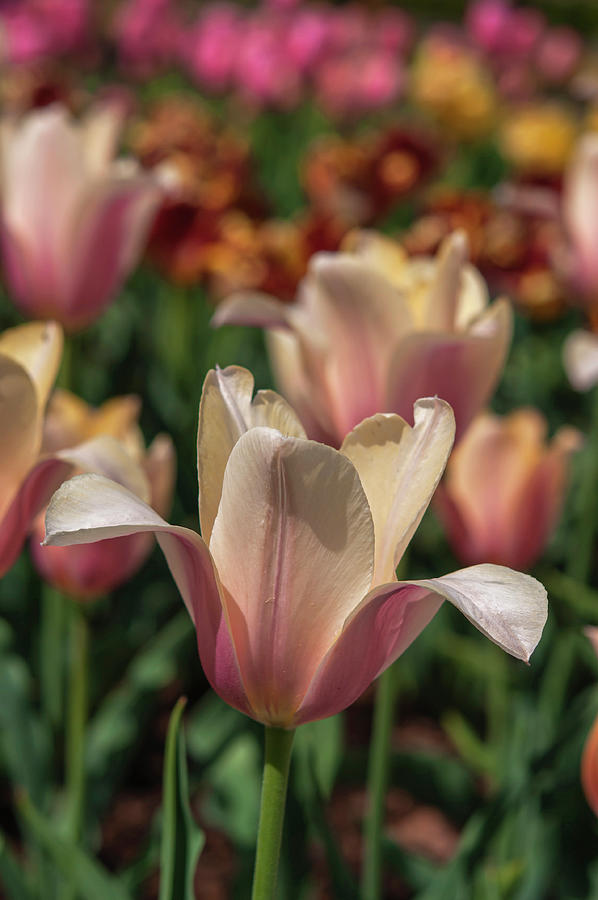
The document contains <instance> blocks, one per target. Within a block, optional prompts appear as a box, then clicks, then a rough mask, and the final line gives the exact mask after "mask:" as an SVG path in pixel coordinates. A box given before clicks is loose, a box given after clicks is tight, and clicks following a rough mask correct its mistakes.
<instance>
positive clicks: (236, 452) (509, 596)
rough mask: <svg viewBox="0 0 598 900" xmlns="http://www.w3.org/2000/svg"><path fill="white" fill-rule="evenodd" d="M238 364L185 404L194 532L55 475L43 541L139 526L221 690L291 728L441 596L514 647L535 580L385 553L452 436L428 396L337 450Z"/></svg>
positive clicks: (114, 487)
mask: <svg viewBox="0 0 598 900" xmlns="http://www.w3.org/2000/svg"><path fill="white" fill-rule="evenodd" d="M252 391H253V378H252V376H251V374H250V373H249V372H247V371H246V370H244V369H241V368H237V367H230V368H227V369H225V370H224V371H220V370H216V371H211V372H209V373H208V376H207V378H206V381H205V384H204V389H203V393H202V400H201V405H200V413H199V432H198V472H199V511H200V522H201V529H202V535H203V538H202V537H200V536H199V535H198V534H197V533H195V532H194V531H191V530H189V529H187V528H182V527H179V526H175V525H169V524H168V523H167V522H166V521H164V519H162V518H161V517H160V516H159V515H157V513H156V512H155V511H154V510H152V509H151V508H150V507H149V506H148V505H147V504H145V503H143V502H142V501H141V500H140V499H139V498H138V497H137V496H135V495H134V494H133V493H132V492H130V491H128V490H126V489H125V488H124V487H122V486H121V485H119V484H116V483H114V482H111V481H110V480H108V479H106V478H104V477H102V476H98V475H83V476H79V477H77V478H74V479H72V480H70V481H68V482H65V483H64V484H63V485H62V487H61V488H60V489H59V491H58V492H57V493H56V495H55V496H54V498H53V500H52V501H51V503H50V506H49V508H48V513H47V516H46V533H47V537H46V543H48V544H50V545H54V544H58V545H69V544H78V543H84V542H88V541H95V540H102V539H104V538H108V537H115V536H122V535H129V534H133V533H138V532H154V533H155V534H156V537H157V539H158V542H159V543H160V545H161V547H162V550H163V551H164V554H165V556H166V559H167V561H168V564H169V566H170V569H171V572H172V574H173V577H174V579H175V581H176V583H177V585H178V587H179V590H180V591H181V594H182V596H183V599H184V601H185V604H186V606H187V609H188V610H189V613H190V615H191V618H192V620H193V622H194V625H195V627H196V630H197V639H198V648H199V654H200V657H201V661H202V664H203V667H204V671H205V673H206V675H207V677H208V679H209V681H210V682H211V684H212V686H213V687H214V689H215V690H216V691H217V692H218V693H219V694H220V696H221V697H222V698H223V699H224V700H226V702H227V703H229V704H231V705H232V706H234V707H236V708H237V709H240V710H241V711H243V712H244V713H246V714H247V715H249V716H252V717H253V718H254V719H257V720H258V721H261V722H263V723H265V724H267V725H270V726H276V727H282V728H286V729H290V728H294V727H295V726H296V725H298V724H300V723H302V722H308V721H310V720H314V719H320V718H323V717H326V716H331V715H333V714H335V713H337V712H339V711H340V710H342V709H344V708H345V707H346V706H348V705H349V704H350V703H352V702H353V701H354V700H355V699H356V698H357V697H358V696H359V695H360V694H361V693H362V692H363V691H364V689H365V688H366V687H367V686H368V685H369V683H370V682H371V681H372V680H373V679H374V678H375V677H376V676H377V675H378V674H380V672H382V671H383V670H384V669H385V668H386V667H387V666H389V665H390V664H391V663H392V661H393V660H394V659H396V658H397V657H398V656H399V655H400V653H402V652H403V650H405V649H406V647H408V646H409V644H410V643H411V641H412V640H413V639H414V638H415V637H416V636H417V635H418V634H419V632H420V631H421V630H422V629H423V628H424V627H425V625H426V624H428V622H429V621H430V619H431V618H432V617H433V615H434V614H435V613H436V611H437V610H438V609H439V607H440V605H441V604H442V602H443V600H448V601H449V602H451V603H453V604H454V605H455V606H456V607H457V608H458V609H460V610H461V611H462V612H463V613H464V615H465V616H466V617H467V618H469V619H470V621H472V622H473V624H474V625H476V626H477V627H478V628H479V629H480V630H481V631H482V632H483V633H484V634H486V635H487V636H488V637H490V639H491V640H493V641H494V642H495V643H497V644H498V645H499V646H501V647H502V648H503V649H505V650H507V651H508V652H509V653H512V654H513V655H514V656H517V657H519V658H521V659H525V660H527V659H528V658H529V656H530V654H531V652H532V650H533V648H534V647H535V645H536V643H537V641H538V640H539V637H540V633H541V630H542V627H543V624H544V621H545V618H546V593H545V591H544V589H543V588H542V586H541V585H539V584H538V582H536V581H535V580H534V579H532V578H530V577H529V576H526V575H521V574H519V573H516V572H513V571H511V570H509V569H504V568H501V567H499V566H493V565H489V566H475V567H473V568H470V569H464V570H462V571H460V572H454V573H452V574H451V575H447V576H445V577H443V578H436V579H428V580H424V581H413V582H397V581H396V576H395V567H396V565H397V563H398V562H399V560H400V557H401V554H402V553H403V551H404V549H405V547H406V546H407V544H408V542H409V540H410V538H411V536H412V535H413V533H414V531H415V529H416V528H417V525H418V523H419V521H420V519H421V517H422V515H423V513H424V511H425V509H426V507H427V505H428V503H429V501H430V498H431V496H432V494H433V492H434V489H435V487H436V485H437V483H438V480H439V479H440V476H441V474H442V470H443V468H444V465H445V463H446V459H447V457H448V454H449V452H450V448H451V445H452V441H453V436H454V419H453V415H452V411H451V409H450V407H449V406H448V404H446V403H444V402H443V401H442V400H438V399H437V398H435V399H425V400H420V401H418V403H417V404H416V408H415V425H414V426H413V427H411V426H409V425H408V424H407V423H406V422H405V421H404V420H403V419H401V418H400V417H399V416H396V415H392V414H391V415H377V416H373V417H371V418H369V419H366V420H365V421H363V422H362V423H360V425H358V426H357V428H355V429H354V430H353V431H352V432H351V433H350V434H349V435H348V436H347V438H346V440H345V442H344V444H343V447H342V449H341V451H337V450H334V449H333V448H331V447H329V446H327V445H325V444H319V443H316V442H314V441H310V440H307V439H306V438H305V436H304V432H303V428H302V426H301V424H300V423H299V420H298V419H297V417H296V415H295V414H294V412H293V410H292V409H291V408H290V407H289V406H288V405H287V404H286V402H285V401H284V400H283V399H282V398H281V397H279V396H278V395H277V394H275V393H274V392H272V391H260V392H259V393H258V394H257V396H256V397H255V399H254V400H253V401H252V399H251V397H252Z"/></svg>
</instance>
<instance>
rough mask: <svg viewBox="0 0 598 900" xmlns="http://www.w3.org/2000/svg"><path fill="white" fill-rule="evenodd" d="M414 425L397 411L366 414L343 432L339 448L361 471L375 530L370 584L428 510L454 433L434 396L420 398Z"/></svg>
mask: <svg viewBox="0 0 598 900" xmlns="http://www.w3.org/2000/svg"><path fill="white" fill-rule="evenodd" d="M414 421H415V425H414V426H413V427H411V426H409V425H408V424H407V423H406V422H405V420H404V419H401V418H400V416H395V415H377V416H372V417H371V418H369V419H365V421H363V422H362V423H361V424H360V425H358V426H357V427H356V428H354V429H353V431H352V432H351V433H350V434H349V435H347V437H346V438H345V440H344V442H343V445H342V447H341V453H343V454H344V455H345V456H347V457H348V458H349V459H350V460H351V462H352V463H353V465H354V466H355V468H356V469H357V472H358V473H359V477H360V479H361V483H362V485H363V488H364V490H365V493H366V496H367V498H368V503H369V505H370V509H371V511H372V517H373V520H374V531H375V535H376V567H375V573H374V584H382V583H384V582H386V581H392V580H393V579H394V578H395V569H396V567H397V565H398V562H399V560H400V558H401V556H402V555H403V552H404V550H405V548H406V546H407V544H408V543H409V541H410V540H411V538H412V537H413V534H414V532H415V530H416V528H417V526H418V525H419V523H420V521H421V518H422V516H423V514H424V512H425V511H426V509H427V507H428V504H429V503H430V500H431V498H432V495H433V493H434V491H435V490H436V486H437V484H438V482H439V480H440V477H441V475H442V473H443V471H444V467H445V465H446V462H447V459H448V457H449V454H450V452H451V447H452V445H453V440H454V437H455V417H454V415H453V411H452V409H451V407H450V406H449V405H448V403H445V402H444V401H443V400H439V399H438V398H426V399H423V400H418V401H417V403H416V404H415V407H414Z"/></svg>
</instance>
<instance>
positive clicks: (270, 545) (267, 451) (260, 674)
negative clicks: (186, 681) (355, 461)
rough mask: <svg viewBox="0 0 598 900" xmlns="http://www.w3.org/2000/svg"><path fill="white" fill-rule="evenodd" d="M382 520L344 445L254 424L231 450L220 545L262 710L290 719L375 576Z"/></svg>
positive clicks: (218, 524)
mask: <svg viewBox="0 0 598 900" xmlns="http://www.w3.org/2000/svg"><path fill="white" fill-rule="evenodd" d="M373 544H374V535H373V524H372V520H371V515H370V511H369V507H368V504H367V501H366V498H365V494H364V492H363V488H362V487H361V484H360V481H359V477H358V475H357V472H356V471H355V469H354V467H353V466H352V464H351V463H350V462H349V461H348V460H347V459H346V458H345V457H344V456H342V455H341V454H340V453H338V452H337V451H335V450H332V449H331V448H330V447H326V446H324V445H322V444H316V443H314V442H312V441H306V440H301V439H297V438H294V437H284V436H283V435H281V434H280V433H279V432H277V431H274V430H272V429H268V428H254V429H252V430H251V431H248V432H247V433H246V434H244V435H243V436H242V437H241V438H240V439H239V440H238V442H237V443H236V445H235V447H234V448H233V450H232V452H231V455H230V457H229V461H228V465H227V468H226V473H225V476H224V484H223V488H222V499H221V501H220V508H219V510H218V515H217V517H216V521H215V523H214V529H213V531H212V539H211V541H210V551H211V553H212V555H213V558H214V562H215V564H216V566H217V569H218V572H219V575H220V580H221V584H222V587H223V597H224V603H225V606H226V609H227V616H228V620H229V622H230V628H231V633H232V635H233V641H234V644H235V649H236V651H237V658H238V660H239V666H240V669H241V672H242V677H243V682H244V684H245V686H246V689H247V694H248V697H249V700H250V702H251V705H252V707H253V709H254V711H255V715H256V717H257V718H258V719H260V720H261V721H267V722H270V723H271V724H280V725H285V724H287V723H288V722H290V721H291V720H292V718H293V715H294V712H295V709H296V706H297V705H298V703H299V702H300V700H301V698H302V697H303V695H304V694H305V691H306V690H307V686H308V685H309V682H310V681H311V679H312V677H313V675H314V672H315V671H316V669H317V667H318V665H319V663H320V660H321V659H322V657H323V656H324V655H325V653H326V652H327V650H328V647H329V646H330V645H331V644H332V643H333V642H334V640H335V639H336V637H337V636H338V634H339V633H340V631H341V628H342V624H343V622H344V621H345V619H346V618H347V615H348V614H349V613H350V611H351V610H352V609H354V608H355V606H356V605H357V604H358V603H359V602H360V600H361V598H362V597H363V596H364V594H365V593H366V591H367V589H368V587H369V585H370V581H371V576H372V564H373V551H374V547H373Z"/></svg>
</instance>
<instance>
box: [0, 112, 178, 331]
mask: <svg viewBox="0 0 598 900" xmlns="http://www.w3.org/2000/svg"><path fill="white" fill-rule="evenodd" d="M121 118H122V116H121V112H120V110H119V109H117V107H116V105H115V104H108V103H105V104H104V105H103V106H99V107H96V108H95V109H94V110H93V111H92V112H90V113H89V114H88V116H87V117H86V118H85V119H84V120H83V121H82V122H81V123H80V124H79V125H76V124H74V123H73V122H72V121H70V119H69V116H68V113H67V111H66V110H65V109H63V108H62V107H60V106H59V105H53V106H50V107H46V108H44V109H41V110H34V111H33V112H30V113H28V114H27V115H26V116H24V118H23V119H22V120H20V121H12V120H10V121H9V120H5V121H4V123H3V127H2V131H1V133H0V138H1V145H0V146H1V157H0V184H1V202H0V246H1V250H2V257H3V264H4V275H5V279H6V282H7V285H8V287H9V290H10V292H11V295H12V297H13V299H14V301H15V302H16V304H17V305H18V306H19V308H20V309H21V310H22V312H23V313H24V314H25V315H27V316H35V317H39V318H49V317H51V318H55V319H57V320H58V321H60V322H61V323H62V324H63V325H64V327H65V328H66V329H67V330H69V331H76V330H78V329H81V328H84V327H85V326H87V325H89V324H90V322H92V321H93V320H94V319H96V318H97V317H98V316H99V315H100V314H101V313H102V312H103V310H104V309H105V307H106V306H107V305H108V303H109V302H110V300H111V299H112V297H113V296H114V294H115V293H116V291H117V290H118V288H119V287H120V285H121V283H122V281H123V280H124V278H125V277H126V275H128V273H129V272H130V270H131V269H132V268H133V266H134V265H135V264H136V262H137V260H138V257H139V255H140V253H141V250H142V248H143V244H144V241H145V237H146V234H147V231H148V228H149V225H150V224H151V220H152V217H153V215H154V212H155V210H156V208H157V205H158V202H159V200H160V197H161V189H160V187H159V185H158V182H157V180H156V179H155V177H154V176H152V175H147V174H142V173H140V171H138V169H137V168H136V165H135V164H133V163H132V162H129V161H122V160H121V161H114V160H113V159H112V156H113V153H114V150H115V146H116V141H117V137H118V132H119V129H120V126H121Z"/></svg>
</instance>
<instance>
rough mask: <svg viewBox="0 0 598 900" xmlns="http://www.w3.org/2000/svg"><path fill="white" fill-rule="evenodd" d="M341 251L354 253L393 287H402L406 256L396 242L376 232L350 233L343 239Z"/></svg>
mask: <svg viewBox="0 0 598 900" xmlns="http://www.w3.org/2000/svg"><path fill="white" fill-rule="evenodd" d="M341 250H343V251H344V252H346V253H354V254H355V256H356V257H357V258H358V259H360V260H362V261H363V262H364V263H366V264H367V265H369V266H371V267H372V268H374V269H376V271H378V272H380V274H381V275H384V277H385V278H387V279H388V281H389V282H390V283H391V284H392V285H393V286H394V287H396V288H402V287H403V286H404V272H405V267H406V266H407V265H408V256H407V254H406V253H405V251H404V250H403V248H402V247H401V245H400V244H398V243H397V242H396V241H393V240H391V239H390V238H387V237H385V236H384V235H382V234H379V233H378V232H376V231H367V230H361V231H350V232H349V234H348V235H347V236H346V237H345V238H344V239H343V242H342V244H341Z"/></svg>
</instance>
